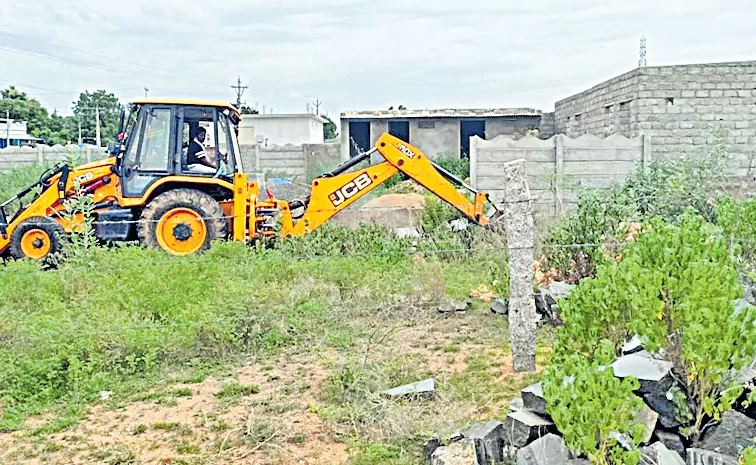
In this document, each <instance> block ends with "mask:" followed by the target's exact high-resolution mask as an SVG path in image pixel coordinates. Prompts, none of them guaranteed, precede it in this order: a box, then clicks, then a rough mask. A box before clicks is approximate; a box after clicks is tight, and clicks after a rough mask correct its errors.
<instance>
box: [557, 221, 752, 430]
mask: <svg viewBox="0 0 756 465" xmlns="http://www.w3.org/2000/svg"><path fill="white" fill-rule="evenodd" d="M741 296H742V285H741V284H740V281H739V277H738V272H737V266H736V263H735V262H734V260H733V258H732V256H731V255H730V252H729V249H728V246H727V242H726V240H725V239H724V238H723V237H722V236H721V234H720V233H719V230H718V229H717V228H716V227H715V226H713V225H711V224H709V223H706V221H705V220H704V219H703V218H702V217H701V216H698V215H696V214H694V213H691V212H689V213H686V214H684V215H682V216H681V218H680V224H679V225H674V224H669V223H665V222H664V221H661V220H655V221H652V222H651V223H650V225H649V226H647V227H646V231H645V232H643V233H641V234H640V235H639V236H638V237H637V238H636V240H635V241H634V242H631V243H629V245H628V246H627V247H626V248H625V249H624V250H623V251H622V253H621V254H620V259H619V263H613V262H607V263H605V264H602V265H600V266H599V267H598V270H597V273H596V277H595V278H593V279H584V280H583V281H581V283H580V285H579V286H578V287H577V288H576V289H575V290H574V291H573V292H572V293H571V294H570V296H569V297H568V298H567V299H565V300H564V301H563V303H562V306H561V309H562V316H563V319H564V322H565V326H564V328H563V329H562V330H561V331H560V334H559V336H558V341H557V345H556V348H555V352H556V354H555V359H556V360H565V359H568V358H569V356H570V355H571V354H572V353H573V352H578V353H582V354H588V353H591V352H592V351H593V350H594V349H595V348H596V347H597V345H598V344H599V341H600V340H601V339H604V338H606V339H609V340H610V341H611V342H612V343H613V344H614V346H615V350H617V351H619V347H620V344H621V343H622V341H623V340H624V339H625V337H626V336H627V335H628V334H630V333H636V334H638V335H639V336H640V337H641V338H642V339H643V340H644V341H645V342H644V345H645V347H646V348H647V349H649V350H651V351H656V350H658V349H661V348H664V349H665V351H666V353H667V354H668V356H669V357H670V358H671V360H672V362H673V363H674V371H675V373H676V374H677V376H678V377H679V378H680V379H683V380H686V381H687V383H686V390H687V392H686V394H687V399H688V401H687V408H688V410H689V413H690V415H689V416H690V418H692V420H693V423H692V424H691V425H690V428H689V430H688V431H687V432H688V434H689V436H690V437H692V438H693V440H694V441H697V440H698V439H699V436H700V434H701V432H702V430H703V428H704V426H705V425H704V424H703V421H704V419H705V418H706V417H711V418H714V420H716V421H718V420H719V417H720V414H721V413H722V412H723V411H725V410H728V409H730V408H731V407H732V404H733V403H734V401H735V400H736V399H737V398H738V396H739V395H740V394H741V393H742V386H741V387H738V386H736V385H733V383H731V382H728V381H727V377H726V374H727V372H728V371H730V370H733V369H734V370H739V369H741V368H742V367H743V366H744V365H745V363H746V362H749V361H750V360H751V359H752V357H753V354H754V350H756V328H755V327H754V320H755V319H756V312H754V311H753V309H751V308H739V309H737V310H736V308H735V304H734V303H733V300H735V299H737V298H739V297H741ZM720 392H726V393H727V394H726V395H725V396H722V397H720V396H719V394H720Z"/></svg>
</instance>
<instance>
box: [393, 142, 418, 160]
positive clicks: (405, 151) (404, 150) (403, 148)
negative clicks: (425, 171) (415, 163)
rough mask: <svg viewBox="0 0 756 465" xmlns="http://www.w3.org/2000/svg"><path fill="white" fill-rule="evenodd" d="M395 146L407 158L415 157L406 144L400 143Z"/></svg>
mask: <svg viewBox="0 0 756 465" xmlns="http://www.w3.org/2000/svg"><path fill="white" fill-rule="evenodd" d="M396 148H398V149H399V151H400V152H402V153H403V154H405V155H407V156H408V157H409V158H415V152H414V151H413V150H412V149H411V148H409V147H407V146H406V145H404V144H400V145H397V146H396Z"/></svg>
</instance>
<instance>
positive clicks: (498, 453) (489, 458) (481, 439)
mask: <svg viewBox="0 0 756 465" xmlns="http://www.w3.org/2000/svg"><path fill="white" fill-rule="evenodd" d="M462 435H463V436H464V437H465V438H467V439H472V440H473V442H474V443H475V455H476V457H477V459H478V463H479V464H481V465H484V464H495V463H501V462H503V461H504V453H503V450H504V424H503V423H502V422H500V421H497V420H491V421H489V422H486V423H476V424H474V425H472V426H471V427H470V428H469V429H468V430H467V431H464V432H463V433H462Z"/></svg>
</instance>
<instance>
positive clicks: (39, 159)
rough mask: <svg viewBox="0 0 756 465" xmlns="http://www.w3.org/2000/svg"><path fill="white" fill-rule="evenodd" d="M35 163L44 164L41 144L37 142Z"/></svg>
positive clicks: (43, 152)
mask: <svg viewBox="0 0 756 465" xmlns="http://www.w3.org/2000/svg"><path fill="white" fill-rule="evenodd" d="M37 163H39V164H40V165H44V164H45V151H44V149H43V148H42V144H37Z"/></svg>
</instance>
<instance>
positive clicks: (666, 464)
mask: <svg viewBox="0 0 756 465" xmlns="http://www.w3.org/2000/svg"><path fill="white" fill-rule="evenodd" d="M640 463H641V465H685V460H683V458H682V457H680V454H678V453H677V452H673V451H671V450H669V449H667V447H666V446H665V445H664V444H662V443H661V442H655V443H653V444H651V445H650V446H646V447H643V448H641V461H640Z"/></svg>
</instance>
